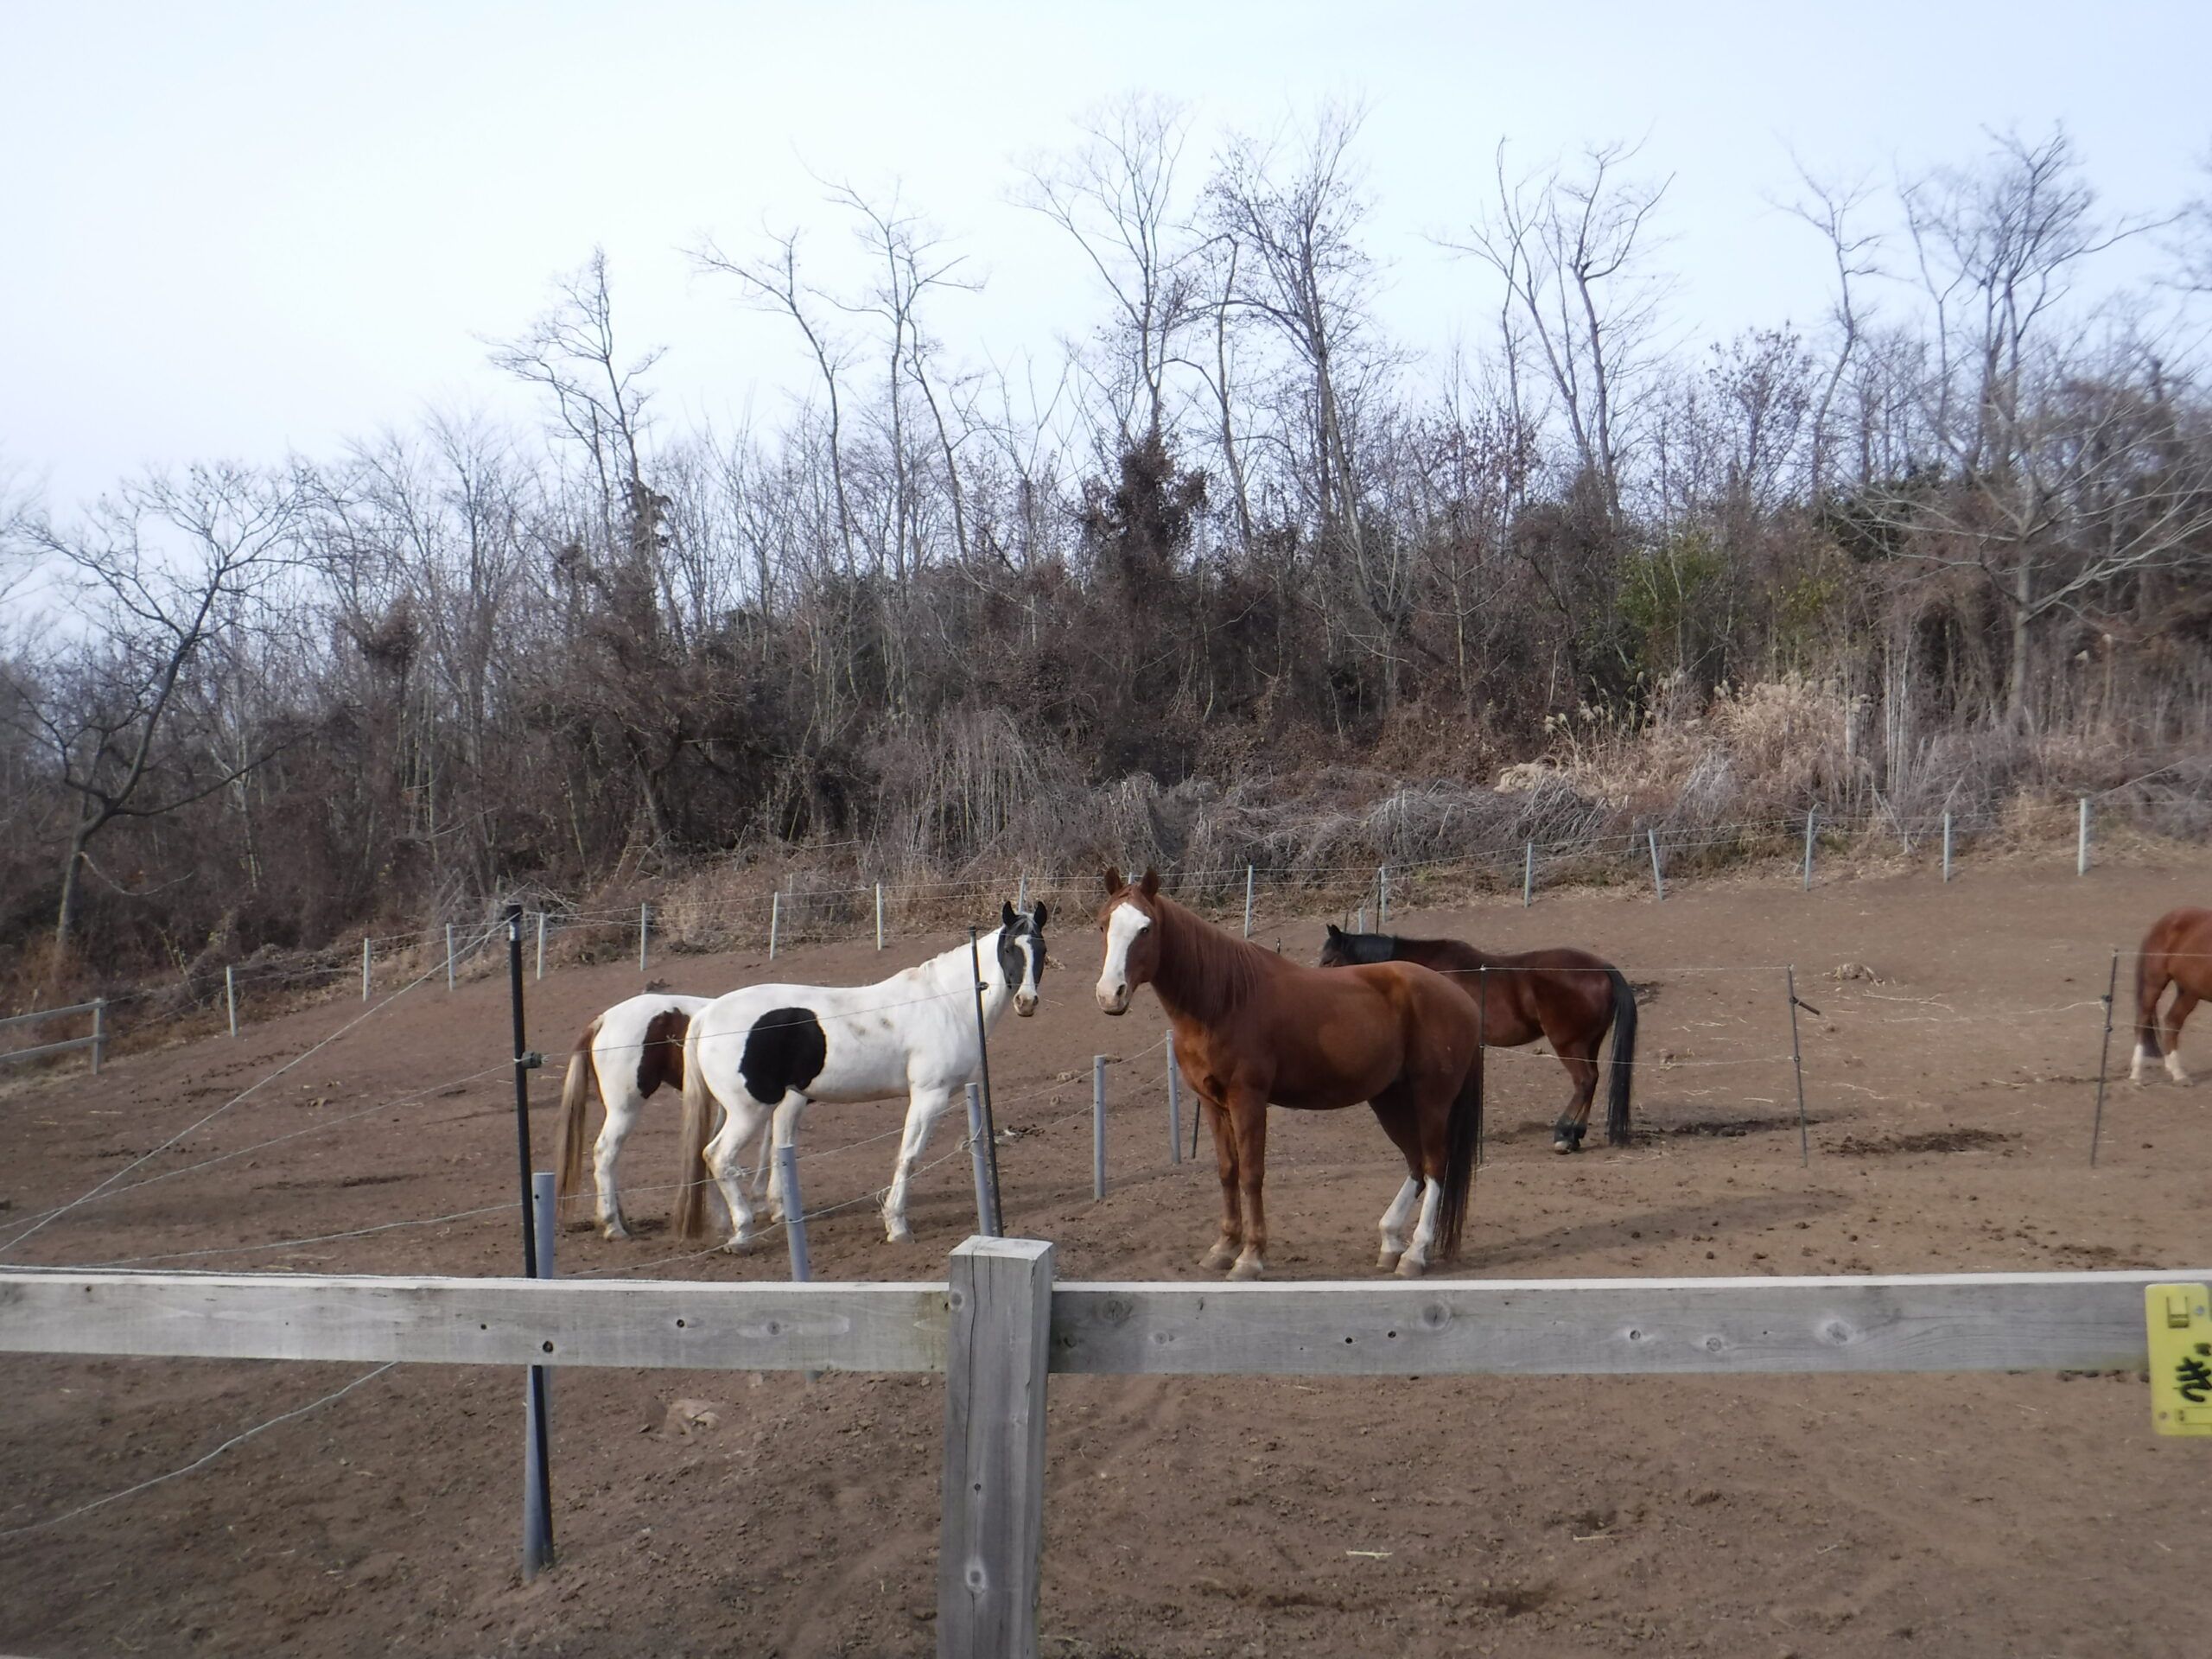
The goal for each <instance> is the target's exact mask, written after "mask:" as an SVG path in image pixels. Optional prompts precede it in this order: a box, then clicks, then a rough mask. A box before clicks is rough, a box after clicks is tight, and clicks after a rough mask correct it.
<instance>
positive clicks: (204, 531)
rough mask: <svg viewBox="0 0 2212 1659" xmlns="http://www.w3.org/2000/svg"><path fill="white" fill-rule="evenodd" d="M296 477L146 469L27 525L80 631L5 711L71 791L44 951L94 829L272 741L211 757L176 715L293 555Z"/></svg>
mask: <svg viewBox="0 0 2212 1659" xmlns="http://www.w3.org/2000/svg"><path fill="white" fill-rule="evenodd" d="M301 511H302V492H301V489H300V486H299V482H298V480H296V479H295V478H293V477H290V476H289V475H285V474H267V473H260V472H255V471H251V470H249V469H246V468H244V467H229V466H213V467H194V468H193V469H192V470H191V471H190V472H188V474H185V476H184V477H183V478H182V479H181V480H175V479H169V478H166V477H159V476H157V477H153V478H149V479H146V480H141V481H139V482H137V483H133V484H130V485H128V486H124V488H123V489H122V490H121V491H120V492H118V494H117V495H116V496H114V497H113V498H110V499H104V500H103V501H102V503H101V504H100V505H99V508H98V509H97V511H96V512H95V513H94V515H93V517H92V519H91V521H90V522H89V523H87V524H85V525H83V526H82V527H80V528H77V529H74V530H67V531H65V530H58V529H56V528H54V526H53V525H52V524H50V523H49V522H48V521H46V520H44V519H40V520H37V521H35V522H34V523H33V524H31V525H30V526H29V536H30V537H31V538H32V539H33V541H34V542H35V543H36V544H37V546H38V547H39V548H40V549H41V550H42V551H43V552H44V553H45V554H46V555H48V556H49V557H50V558H51V559H52V560H53V561H54V563H56V565H57V566H58V568H59V570H60V576H61V579H62V580H63V581H64V582H67V584H68V585H69V586H70V587H72V588H74V589H75V590H76V592H77V593H78V594H79V595H81V601H82V611H81V613H80V615H81V618H82V620H85V621H86V622H88V623H89V624H90V625H91V626H92V630H93V631H92V632H91V633H90V634H89V635H88V636H87V637H86V638H85V639H82V640H81V641H79V642H78V643H77V644H75V645H73V647H71V648H70V649H68V650H67V652H65V653H64V654H63V656H62V658H61V660H60V662H57V663H54V664H52V665H51V666H50V668H49V671H48V675H47V677H45V680H44V683H29V682H28V681H26V680H24V679H17V680H16V682H15V683H13V684H12V685H11V686H10V694H11V695H10V712H9V717H10V720H11V721H13V722H15V723H16V724H17V725H19V726H21V727H22V728H27V729H30V730H35V732H36V733H37V734H39V736H40V737H41V739H42V740H43V742H44V744H45V745H46V747H47V748H48V751H49V753H50V754H51V756H52V760H53V763H54V775H55V777H56V779H58V781H59V783H60V786H61V787H62V789H63V790H65V791H67V792H68V793H69V794H70V795H71V796H72V797H73V798H74V800H75V803H76V810H75V812H74V816H73V823H72V825H71V829H70V832H69V840H68V850H67V854H66V855H64V858H63V860H62V868H61V893H60V903H59V904H58V906H56V909H55V914H54V948H55V950H56V952H57V953H61V952H66V951H67V949H68V947H69V945H70V943H71V935H72V930H73V927H74V925H75V922H76V915H77V907H78V894H79V887H80V882H81V875H82V873H83V872H84V870H85V869H86V868H87V867H89V866H90V864H91V849H92V842H93V841H94V840H95V839H96V838H97V837H98V836H99V834H100V833H101V831H103V830H105V829H107V828H108V826H109V825H111V824H112V823H115V822H116V821H118V819H124V818H154V817H162V816H163V815H165V814H168V813H170V812H174V811H175V810H177V809H179V808H180V807H182V806H185V805H188V804H190V803H192V802H194V801H198V800H201V799H204V798H206V797H207V796H209V795H212V794H213V793H215V792H216V791H219V790H221V789H223V788H225V787H226V786H227V785H230V784H231V783H232V781H234V780H235V779H238V778H241V777H243V776H244V775H245V774H246V773H247V772H251V771H252V770H253V769H254V768H255V767H256V766H260V765H261V764H263V763H264V761H265V760H268V758H269V756H270V753H274V746H273V745H272V746H264V747H254V748H250V749H249V751H248V752H246V753H240V754H238V755H236V756H234V757H232V759H230V760H219V759H214V758H212V757H211V756H210V755H209V754H208V753H207V752H206V750H205V749H204V748H201V747H196V746H195V745H194V743H193V742H192V741H190V740H189V737H188V734H182V733H181V732H180V731H179V730H178V729H177V727H178V721H177V719H176V716H177V715H178V713H179V710H180V708H181V705H182V704H183V703H184V702H186V700H187V697H188V690H189V687H188V677H190V676H192V675H194V673H196V672H199V671H201V670H203V669H204V668H205V667H206V666H207V659H208V658H209V657H210V656H211V655H212V654H213V652H216V651H217V650H218V649H219V646H220V645H221V644H222V642H223V641H224V639H226V636H227V635H231V634H233V633H235V632H237V631H238V630H241V629H243V628H245V627H246V626H248V625H249V624H250V623H251V620H252V619H253V613H254V612H255V610H256V608H257V606H258V605H259V603H260V602H261V601H262V600H263V599H264V596H265V595H266V594H267V592H268V590H269V588H270V586H271V584H272V583H274V582H276V581H277V578H278V576H279V575H281V574H282V573H283V572H284V571H286V570H288V569H291V568H293V567H294V566H295V565H296V563H298V558H299V552H298V548H297V544H296V540H295V534H296V531H297V529H298V527H299V522H300V517H301Z"/></svg>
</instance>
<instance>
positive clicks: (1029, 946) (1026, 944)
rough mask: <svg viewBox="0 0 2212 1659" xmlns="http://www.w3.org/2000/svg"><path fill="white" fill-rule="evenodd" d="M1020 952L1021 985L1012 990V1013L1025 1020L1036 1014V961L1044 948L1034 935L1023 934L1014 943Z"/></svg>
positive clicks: (1037, 991)
mask: <svg viewBox="0 0 2212 1659" xmlns="http://www.w3.org/2000/svg"><path fill="white" fill-rule="evenodd" d="M1014 943H1015V944H1016V945H1018V946H1019V947H1020V950H1021V983H1020V985H1018V986H1016V987H1015V988H1014V1012H1015V1013H1016V1014H1020V1015H1022V1016H1023V1017H1024V1018H1025V1019H1026V1018H1027V1016H1029V1015H1030V1014H1034V1013H1036V1012H1037V999H1038V996H1039V994H1040V993H1039V985H1038V980H1039V977H1040V976H1039V973H1038V970H1037V959H1038V957H1040V956H1041V955H1043V954H1044V950H1045V947H1044V945H1043V944H1041V943H1039V940H1038V938H1036V936H1035V935H1034V934H1029V933H1025V934H1023V935H1021V937H1020V938H1018V939H1016V940H1015V941H1014Z"/></svg>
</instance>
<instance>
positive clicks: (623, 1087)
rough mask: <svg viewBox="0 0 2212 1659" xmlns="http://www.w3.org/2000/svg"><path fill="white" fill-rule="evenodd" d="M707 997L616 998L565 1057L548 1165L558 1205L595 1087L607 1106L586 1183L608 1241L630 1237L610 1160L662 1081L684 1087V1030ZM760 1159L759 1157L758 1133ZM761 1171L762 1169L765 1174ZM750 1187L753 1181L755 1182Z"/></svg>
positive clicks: (569, 1184)
mask: <svg viewBox="0 0 2212 1659" xmlns="http://www.w3.org/2000/svg"><path fill="white" fill-rule="evenodd" d="M714 1000H715V999H714V998H713V997H711V996H678V995H675V994H674V993H673V992H669V991H649V992H647V993H646V994H645V995H642V996H633V997H631V998H630V999H628V1000H627V1001H622V1002H617V1003H616V1004H615V1005H614V1006H613V1007H611V1008H609V1009H607V1011H606V1012H605V1013H603V1014H600V1015H599V1016H598V1017H597V1018H595V1019H594V1020H593V1021H592V1022H591V1023H590V1024H589V1025H588V1026H586V1027H584V1028H583V1032H582V1035H580V1036H579V1037H577V1039H576V1041H575V1048H574V1049H573V1050H571V1051H570V1052H569V1075H568V1078H567V1080H566V1082H565V1083H564V1084H563V1086H562V1089H561V1127H560V1134H559V1137H558V1139H557V1140H556V1141H555V1143H554V1152H553V1167H554V1169H555V1170H556V1171H557V1172H558V1173H559V1177H560V1196H561V1198H562V1199H563V1201H564V1202H565V1201H566V1200H567V1198H569V1195H570V1194H572V1193H573V1192H575V1190H576V1187H577V1185H579V1184H580V1183H581V1182H582V1179H583V1173H584V1116H585V1110H586V1108H587V1107H588V1105H589V1104H590V1101H591V1088H592V1084H593V1083H594V1081H596V1082H597V1083H598V1084H599V1097H600V1099H601V1101H602V1102H604V1103H605V1104H606V1107H607V1119H606V1122H603V1123H601V1125H600V1130H599V1140H598V1141H597V1142H596V1143H595V1144H594V1147H593V1148H592V1160H591V1173H592V1183H593V1186H594V1191H595V1193H596V1202H595V1204H594V1210H593V1219H594V1223H595V1224H597V1226H598V1228H599V1230H600V1231H601V1233H602V1234H604V1235H605V1236H607V1237H608V1238H627V1237H629V1236H630V1227H629V1223H628V1221H627V1220H626V1218H625V1217H624V1216H623V1214H622V1192H621V1188H620V1185H618V1184H617V1183H616V1180H615V1178H614V1170H615V1164H616V1160H619V1159H620V1157H621V1156H622V1143H623V1142H624V1141H627V1140H628V1139H629V1138H630V1131H631V1130H632V1129H634V1128H637V1127H638V1120H639V1117H640V1116H643V1115H644V1113H645V1101H646V1100H647V1098H648V1097H649V1096H652V1094H653V1093H654V1092H655V1091H656V1090H658V1089H659V1088H660V1086H661V1085H662V1084H667V1085H668V1086H669V1088H670V1089H671V1090H674V1091H675V1092H676V1093H677V1094H678V1095H681V1094H682V1093H683V1035H684V1033H685V1032H686V1031H688V1030H689V1029H690V1024H691V1016H692V1015H693V1014H696V1013H698V1012H699V1010H700V1009H702V1008H703V1007H707V1006H708V1005H709V1003H711V1002H712V1001H714ZM761 1157H762V1160H764V1161H765V1160H766V1137H765V1136H764V1137H763V1139H762V1146H761ZM762 1179H766V1170H765V1168H764V1169H763V1171H762ZM753 1190H754V1191H755V1192H758V1191H759V1190H760V1182H759V1181H756V1182H755V1183H754V1188H753Z"/></svg>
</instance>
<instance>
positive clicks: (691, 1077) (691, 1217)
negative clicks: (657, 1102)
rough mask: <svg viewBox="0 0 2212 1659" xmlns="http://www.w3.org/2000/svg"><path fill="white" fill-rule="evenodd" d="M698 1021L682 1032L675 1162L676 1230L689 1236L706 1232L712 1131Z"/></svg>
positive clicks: (711, 1101) (711, 1108)
mask: <svg viewBox="0 0 2212 1659" xmlns="http://www.w3.org/2000/svg"><path fill="white" fill-rule="evenodd" d="M702 1012H703V1010H702ZM700 1023H701V1022H700V1021H699V1020H696V1019H695V1020H692V1021H691V1028H690V1030H689V1031H687V1032H685V1033H683V1150H682V1152H681V1153H680V1154H678V1161H677V1182H678V1185H677V1190H676V1230H677V1234H678V1235H679V1236H682V1237H684V1238H691V1239H697V1238H704V1237H705V1236H707V1179H708V1171H707V1141H708V1138H709V1136H710V1135H712V1134H713V1133H714V1096H713V1095H712V1093H711V1092H710V1091H709V1089H708V1088H707V1079H706V1077H705V1075H704V1073H703V1072H702V1070H701V1068H700V1065H699V1027H700Z"/></svg>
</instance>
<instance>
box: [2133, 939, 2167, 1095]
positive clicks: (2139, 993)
mask: <svg viewBox="0 0 2212 1659" xmlns="http://www.w3.org/2000/svg"><path fill="white" fill-rule="evenodd" d="M2135 972H2136V977H2135V1052H2134V1055H2133V1057H2132V1058H2130V1059H2129V1061H2128V1063H2127V1080H2128V1081H2129V1082H2130V1083H2132V1084H2134V1085H2135V1086H2136V1087H2137V1088H2141V1087H2142V1086H2143V1067H2144V1065H2145V1062H2146V1061H2150V1060H2155V1059H2157V1058H2158V999H2159V998H2160V997H2162V996H2164V995H2165V994H2166V976H2164V974H2163V973H2156V972H2154V971H2153V970H2152V967H2151V964H2150V963H2149V961H2148V960H2145V961H2144V962H2142V963H2139V964H2138V965H2137V968H2136V970H2135Z"/></svg>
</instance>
